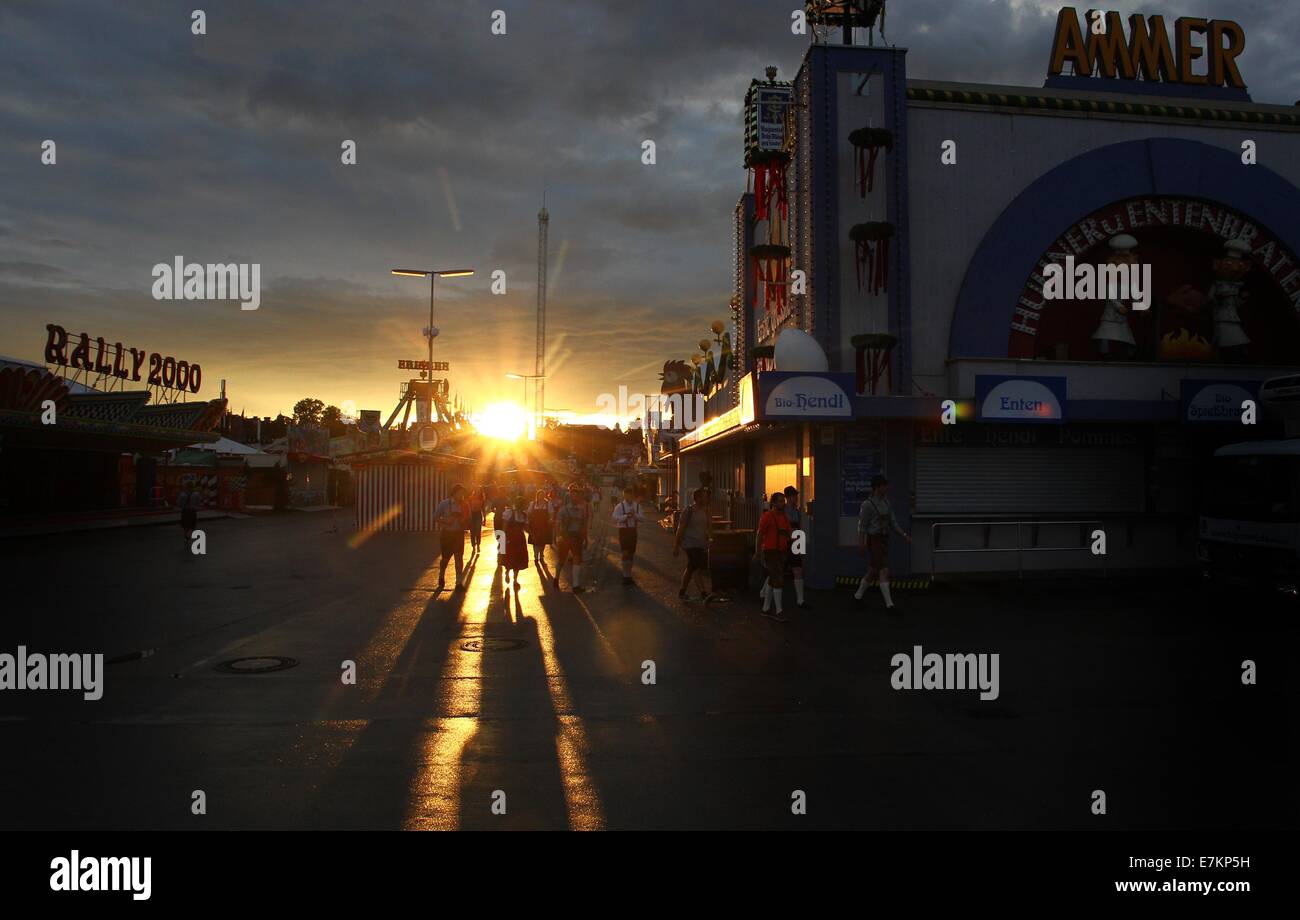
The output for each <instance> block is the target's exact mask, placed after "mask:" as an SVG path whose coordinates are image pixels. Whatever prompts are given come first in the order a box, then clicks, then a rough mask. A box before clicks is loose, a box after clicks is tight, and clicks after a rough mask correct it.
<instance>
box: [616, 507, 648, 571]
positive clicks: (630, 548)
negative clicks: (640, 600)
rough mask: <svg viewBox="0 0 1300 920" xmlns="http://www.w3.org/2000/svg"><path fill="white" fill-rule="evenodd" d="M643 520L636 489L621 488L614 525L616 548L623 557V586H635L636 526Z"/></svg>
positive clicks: (643, 516)
mask: <svg viewBox="0 0 1300 920" xmlns="http://www.w3.org/2000/svg"><path fill="white" fill-rule="evenodd" d="M644 520H645V515H644V514H642V513H641V502H640V501H638V500H637V494H636V489H635V488H633V487H632V486H630V485H629V486H624V487H623V500H622V501H621V502H619V503H618V504H617V505H615V506H614V523H615V524H617V525H618V548H619V551H620V552H621V553H622V555H623V584H625V585H635V584H636V582H634V581H633V580H632V561H633V559H634V558H635V557H636V535H637V524H638V523H640V522H641V521H644Z"/></svg>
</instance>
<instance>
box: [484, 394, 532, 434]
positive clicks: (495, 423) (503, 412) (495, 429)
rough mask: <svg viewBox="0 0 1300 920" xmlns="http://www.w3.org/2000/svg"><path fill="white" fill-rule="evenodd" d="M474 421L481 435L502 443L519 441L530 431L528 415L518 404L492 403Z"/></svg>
mask: <svg viewBox="0 0 1300 920" xmlns="http://www.w3.org/2000/svg"><path fill="white" fill-rule="evenodd" d="M472 421H473V422H474V427H475V429H477V430H478V433H479V434H481V435H484V436H485V437H489V438H497V439H498V440H501V441H518V440H519V439H520V438H522V437H523V436H524V434H525V433H526V432H527V431H528V413H527V412H526V411H525V410H524V408H523V406H520V405H519V404H518V403H512V402H502V403H492V404H491V405H490V406H488V407H487V408H486V409H484V410H483V411H482V412H479V413H476V414H475V416H474V418H473V419H472Z"/></svg>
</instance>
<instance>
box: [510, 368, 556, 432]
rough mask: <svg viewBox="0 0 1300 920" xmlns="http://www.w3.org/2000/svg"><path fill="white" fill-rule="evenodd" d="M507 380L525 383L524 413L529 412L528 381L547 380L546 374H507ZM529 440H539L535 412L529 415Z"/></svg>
mask: <svg viewBox="0 0 1300 920" xmlns="http://www.w3.org/2000/svg"><path fill="white" fill-rule="evenodd" d="M506 379H508V380H522V381H523V382H524V402H523V405H524V411H527V408H528V381H530V380H545V379H546V375H545V374H506ZM528 440H530V441H536V440H537V419H536V417H535V413H533V412H529V413H528Z"/></svg>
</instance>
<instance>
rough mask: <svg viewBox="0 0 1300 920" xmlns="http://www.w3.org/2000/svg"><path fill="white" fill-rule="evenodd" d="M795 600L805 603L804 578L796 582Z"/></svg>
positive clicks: (797, 579)
mask: <svg viewBox="0 0 1300 920" xmlns="http://www.w3.org/2000/svg"><path fill="white" fill-rule="evenodd" d="M794 599H795V600H796V601H798V602H799V603H800V604H802V603H803V579H802V578H796V579H795V580H794Z"/></svg>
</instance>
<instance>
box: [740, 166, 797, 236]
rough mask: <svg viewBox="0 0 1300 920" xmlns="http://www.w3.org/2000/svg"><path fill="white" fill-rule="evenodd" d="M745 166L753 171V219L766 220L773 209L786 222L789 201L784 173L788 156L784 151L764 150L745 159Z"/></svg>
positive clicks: (788, 212)
mask: <svg viewBox="0 0 1300 920" xmlns="http://www.w3.org/2000/svg"><path fill="white" fill-rule="evenodd" d="M745 165H746V166H747V167H748V168H750V169H752V170H753V171H754V218H755V219H756V220H767V219H768V218H769V217H770V216H771V211H772V209H773V208H775V209H776V210H777V211H779V212H780V214H781V219H782V220H786V219H787V218H788V217H789V215H790V201H789V197H788V196H787V194H786V189H785V171H786V167H787V166H789V165H790V154H788V153H786V152H785V151H784V150H764V151H760V152H757V153H754V154H751V155H750V156H748V157H746V158H745ZM773 199H775V202H773Z"/></svg>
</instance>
